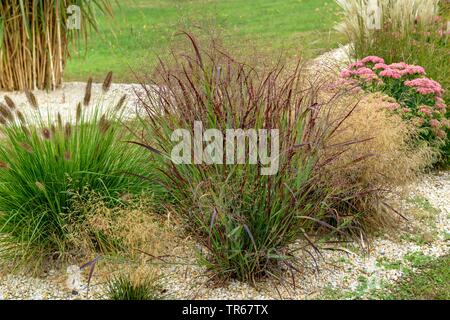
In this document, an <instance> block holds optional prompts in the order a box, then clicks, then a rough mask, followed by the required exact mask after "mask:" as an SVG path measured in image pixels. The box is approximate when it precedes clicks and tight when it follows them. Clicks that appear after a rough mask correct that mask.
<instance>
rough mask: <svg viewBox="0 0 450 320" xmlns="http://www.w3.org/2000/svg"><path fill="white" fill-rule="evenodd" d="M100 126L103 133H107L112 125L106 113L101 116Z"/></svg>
mask: <svg viewBox="0 0 450 320" xmlns="http://www.w3.org/2000/svg"><path fill="white" fill-rule="evenodd" d="M99 127H100V131H101V132H102V133H106V132H107V131H108V129H109V128H110V127H111V123H110V122H109V120H108V119H107V118H106V115H102V117H101V118H100V122H99Z"/></svg>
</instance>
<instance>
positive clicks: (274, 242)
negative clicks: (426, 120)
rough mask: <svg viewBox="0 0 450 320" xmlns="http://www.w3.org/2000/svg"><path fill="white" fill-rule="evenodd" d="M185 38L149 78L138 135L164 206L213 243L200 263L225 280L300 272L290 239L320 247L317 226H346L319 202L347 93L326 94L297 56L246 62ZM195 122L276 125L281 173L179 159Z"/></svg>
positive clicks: (207, 126) (202, 241)
mask: <svg viewBox="0 0 450 320" xmlns="http://www.w3.org/2000/svg"><path fill="white" fill-rule="evenodd" d="M185 35H186V38H187V40H188V42H189V43H190V48H191V49H190V50H187V51H186V52H183V54H180V55H178V54H176V53H174V54H173V62H171V61H169V62H166V61H163V60H162V59H160V63H159V66H158V67H157V69H156V71H155V75H154V76H153V77H152V79H151V80H150V81H149V82H148V81H147V82H146V83H144V82H143V83H142V88H143V90H145V94H144V95H142V96H141V97H140V103H141V105H142V107H143V108H144V109H145V110H146V114H145V116H143V117H142V118H141V121H142V124H143V126H144V130H143V131H142V132H141V131H139V132H135V135H136V137H137V139H136V140H135V141H133V143H135V144H138V145H140V146H142V147H144V148H146V149H147V150H150V151H151V154H152V157H153V159H154V162H155V163H157V165H156V166H155V167H156V168H157V172H156V173H155V175H154V180H152V184H153V185H162V186H163V187H164V188H165V190H166V192H167V195H168V200H167V201H168V204H167V205H168V206H170V207H171V210H172V212H176V214H177V215H178V216H179V217H180V218H181V220H182V221H184V223H185V226H186V230H187V231H188V232H189V233H190V234H191V235H192V236H194V238H195V239H196V240H197V241H198V242H199V243H200V244H202V245H203V246H204V247H206V248H207V249H208V250H207V252H206V253H204V254H202V255H201V262H202V263H204V264H205V265H206V266H208V267H209V268H210V269H211V270H213V271H214V272H215V274H216V275H217V276H219V277H220V278H222V279H224V278H225V279H227V278H237V279H239V280H243V281H249V282H254V281H256V280H257V279H259V278H261V277H265V276H268V275H275V276H277V275H279V274H280V272H281V271H282V270H284V269H285V268H287V269H289V270H291V271H294V270H297V269H298V265H297V264H298V263H301V262H302V261H299V260H298V259H294V255H293V254H292V253H291V252H290V250H289V249H288V248H289V245H290V244H292V243H294V242H295V241H296V240H298V239H299V238H300V239H303V240H304V241H306V243H307V244H308V246H307V247H304V250H306V251H308V252H310V251H311V250H312V251H315V250H317V246H316V244H315V243H314V240H313V239H314V237H313V235H312V234H313V233H315V231H316V230H317V229H318V228H319V227H320V228H326V229H327V230H328V232H327V234H328V235H330V234H333V233H337V232H339V230H338V229H337V228H336V227H333V226H332V225H331V224H330V223H328V222H327V219H326V216H325V215H326V214H327V212H326V211H324V210H323V208H322V201H323V200H324V199H325V198H327V197H328V196H329V193H328V192H326V190H320V191H321V192H318V191H317V187H318V184H319V181H320V173H321V170H322V167H323V166H324V165H326V164H327V162H328V161H332V160H333V158H337V157H339V154H333V155H330V154H329V153H328V157H329V158H328V159H323V154H324V152H323V150H324V148H326V146H327V143H328V141H329V140H330V139H331V138H332V137H333V136H334V135H337V134H339V127H340V126H341V125H342V124H343V123H345V119H346V118H347V117H348V115H345V114H344V115H343V116H342V117H341V119H340V121H337V120H336V119H334V120H331V118H330V117H327V116H326V115H327V114H328V113H329V111H328V110H329V109H332V108H333V106H334V103H335V101H336V100H337V98H338V96H339V94H340V93H336V94H334V95H331V96H329V97H328V98H321V97H320V94H319V93H320V92H321V90H324V85H323V83H322V82H321V81H320V80H318V79H319V77H314V76H313V78H314V79H313V81H311V78H308V77H307V75H306V72H305V71H304V68H303V67H302V64H301V63H300V62H298V63H297V64H295V65H293V66H288V65H283V64H281V63H277V64H275V65H274V66H271V67H263V66H259V65H248V64H244V63H240V62H238V61H237V59H235V58H234V57H231V56H230V55H229V54H227V53H226V51H225V50H224V49H223V48H222V47H219V46H217V45H216V44H214V43H212V45H210V46H208V47H207V48H206V49H205V50H204V49H203V48H201V47H200V46H199V45H198V42H197V41H196V40H195V38H194V37H193V36H192V35H190V34H185ZM351 112H352V110H350V111H349V113H351ZM321 115H322V116H321ZM324 115H325V116H324ZM196 122H201V123H202V125H203V127H204V129H205V130H206V129H218V130H220V131H221V132H225V131H226V130H227V129H243V130H245V129H257V130H262V129H266V130H269V129H276V130H278V132H279V150H272V151H273V152H276V151H279V153H278V160H279V170H278V172H277V173H276V174H274V175H262V174H261V169H262V167H263V163H262V160H261V158H259V159H258V160H257V162H256V163H255V164H250V163H243V164H237V165H236V164H225V165H223V164H219V163H216V164H214V163H213V164H209V165H207V164H205V163H194V162H192V163H191V164H175V163H173V162H172V161H171V151H172V150H173V148H174V146H175V145H176V144H177V143H178V142H174V141H172V139H171V135H172V133H173V131H174V130H176V129H180V128H182V129H185V130H187V132H189V133H190V134H191V136H193V135H195V123H196ZM226 139H227V138H225V140H226ZM226 142H227V141H225V142H224V144H225V143H226ZM269 144H270V143H269ZM202 148H203V146H202ZM202 150H203V149H202ZM188 156H192V154H191V152H189V154H188ZM219 162H220V161H219ZM222 162H223V163H226V159H225V154H224V155H223V161H222ZM316 240H317V241H318V239H316Z"/></svg>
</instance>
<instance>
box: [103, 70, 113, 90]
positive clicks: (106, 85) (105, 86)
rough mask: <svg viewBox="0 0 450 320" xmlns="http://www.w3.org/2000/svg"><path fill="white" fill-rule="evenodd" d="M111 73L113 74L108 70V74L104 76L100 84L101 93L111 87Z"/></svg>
mask: <svg viewBox="0 0 450 320" xmlns="http://www.w3.org/2000/svg"><path fill="white" fill-rule="evenodd" d="M112 75H113V73H112V71H110V72H108V74H107V75H106V78H105V80H104V81H103V85H102V90H103V93H107V92H108V91H109V88H111V83H112Z"/></svg>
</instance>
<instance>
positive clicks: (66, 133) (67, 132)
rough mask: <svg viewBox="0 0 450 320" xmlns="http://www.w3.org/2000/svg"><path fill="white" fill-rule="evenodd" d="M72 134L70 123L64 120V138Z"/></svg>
mask: <svg viewBox="0 0 450 320" xmlns="http://www.w3.org/2000/svg"><path fill="white" fill-rule="evenodd" d="M71 135H72V125H71V124H70V123H69V122H66V124H65V126H64V137H65V138H66V139H68V138H70V137H71Z"/></svg>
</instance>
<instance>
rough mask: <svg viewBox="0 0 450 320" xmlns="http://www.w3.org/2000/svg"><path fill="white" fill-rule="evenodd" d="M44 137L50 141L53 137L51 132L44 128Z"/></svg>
mask: <svg viewBox="0 0 450 320" xmlns="http://www.w3.org/2000/svg"><path fill="white" fill-rule="evenodd" d="M42 136H43V137H44V138H45V139H47V140H49V139H50V138H51V137H52V133H51V132H50V130H49V129H48V128H44V129H42Z"/></svg>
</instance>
